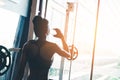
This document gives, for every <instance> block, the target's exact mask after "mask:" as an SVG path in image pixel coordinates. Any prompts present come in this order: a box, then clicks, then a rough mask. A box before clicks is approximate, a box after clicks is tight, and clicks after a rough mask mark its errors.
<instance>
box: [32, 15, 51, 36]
mask: <svg viewBox="0 0 120 80" xmlns="http://www.w3.org/2000/svg"><path fill="white" fill-rule="evenodd" d="M33 24H34V32H35V35H36V36H37V37H39V36H45V35H46V34H48V31H49V29H48V20H46V19H43V18H42V17H40V16H35V17H34V18H33Z"/></svg>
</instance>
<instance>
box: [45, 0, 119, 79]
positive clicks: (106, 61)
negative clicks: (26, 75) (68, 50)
mask: <svg viewBox="0 0 120 80" xmlns="http://www.w3.org/2000/svg"><path fill="white" fill-rule="evenodd" d="M67 1H69V0H67ZM70 1H71V0H70ZM75 1H77V0H75ZM64 4H65V3H64ZM64 4H63V1H59V2H58V3H57V0H51V1H49V3H48V10H47V19H48V20H49V21H50V24H49V25H50V29H52V28H54V27H58V28H60V29H61V30H62V31H63V33H64V23H65V16H66V10H65V9H66V6H64ZM97 4H98V0H78V11H77V19H76V29H75V35H74V37H73V29H74V23H75V20H74V17H75V15H74V13H71V14H70V19H69V28H68V35H67V43H68V44H69V45H71V44H72V40H73V38H74V45H75V46H76V47H77V49H78V52H79V56H78V58H77V59H76V60H74V61H73V62H72V66H71V67H72V68H71V73H70V74H71V75H70V78H71V79H70V80H90V75H91V74H90V73H91V62H92V53H93V45H94V33H95V27H96V13H97ZM119 4H120V1H118V0H114V1H113V0H100V11H99V18H98V19H99V20H98V29H97V38H96V48H95V60H94V61H95V63H94V68H93V80H120V73H119V72H120V59H119V58H120V54H119V53H120V49H119V47H120V38H119V34H120V23H119V21H120V13H119V12H120V6H119ZM62 5H63V6H62ZM75 5H76V4H75ZM49 36H52V35H51V34H50V35H49ZM48 40H51V41H53V42H55V41H56V43H58V44H60V41H59V40H56V39H54V38H52V37H48ZM60 60H61V58H60V57H58V56H57V55H55V60H54V63H53V66H52V68H51V69H50V74H49V76H50V77H52V78H55V79H56V77H57V79H58V77H59V75H58V73H59V72H58V71H59V69H60ZM69 67H70V61H68V60H65V65H64V73H63V80H68V77H69V70H70V69H69Z"/></svg>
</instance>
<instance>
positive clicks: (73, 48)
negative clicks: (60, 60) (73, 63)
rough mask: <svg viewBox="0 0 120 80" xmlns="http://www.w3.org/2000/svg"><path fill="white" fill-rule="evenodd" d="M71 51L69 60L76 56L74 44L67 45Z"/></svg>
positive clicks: (76, 51)
mask: <svg viewBox="0 0 120 80" xmlns="http://www.w3.org/2000/svg"><path fill="white" fill-rule="evenodd" d="M69 50H70V53H71V60H75V59H76V58H77V57H78V50H77V48H76V47H75V46H74V45H71V46H69Z"/></svg>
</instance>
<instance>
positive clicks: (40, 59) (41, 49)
mask: <svg viewBox="0 0 120 80" xmlns="http://www.w3.org/2000/svg"><path fill="white" fill-rule="evenodd" d="M33 24H34V32H35V35H36V37H37V40H29V41H27V42H26V43H25V44H24V46H23V49H22V52H23V54H22V58H21V65H20V69H19V72H18V75H17V77H16V80H22V77H23V74H24V69H25V65H26V63H27V62H28V64H29V68H30V75H29V76H28V78H27V80H48V72H49V69H50V66H51V64H52V62H53V55H54V54H55V53H58V54H59V55H60V56H62V57H65V58H67V59H69V58H70V55H69V54H68V47H67V44H66V42H65V40H64V37H63V35H62V33H61V31H60V30H59V29H57V28H56V29H54V30H55V31H56V35H54V37H56V38H60V39H61V40H62V43H63V48H64V50H63V49H61V48H59V47H58V45H57V44H55V43H52V42H49V41H47V40H46V37H47V35H48V33H49V29H48V21H47V20H46V19H43V18H41V17H40V16H35V17H34V19H33Z"/></svg>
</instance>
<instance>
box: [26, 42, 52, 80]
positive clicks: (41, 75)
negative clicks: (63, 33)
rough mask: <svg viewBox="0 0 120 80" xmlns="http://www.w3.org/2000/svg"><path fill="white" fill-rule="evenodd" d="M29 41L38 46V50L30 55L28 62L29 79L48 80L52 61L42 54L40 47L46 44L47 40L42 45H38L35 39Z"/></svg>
mask: <svg viewBox="0 0 120 80" xmlns="http://www.w3.org/2000/svg"><path fill="white" fill-rule="evenodd" d="M29 42H30V44H32V45H33V46H35V48H37V49H36V50H37V51H35V53H33V52H32V53H30V54H29V55H28V64H29V67H30V75H29V77H28V80H47V79H48V72H49V68H50V66H51V64H52V61H51V62H48V61H46V60H45V59H43V58H42V57H41V56H40V48H41V47H42V46H43V45H44V44H45V42H43V43H41V44H40V45H38V44H37V43H36V41H35V40H30V41H29Z"/></svg>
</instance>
